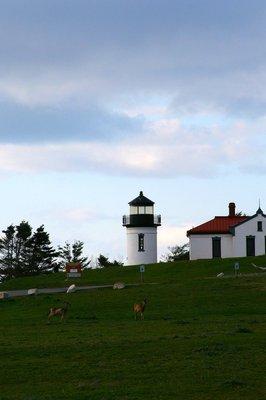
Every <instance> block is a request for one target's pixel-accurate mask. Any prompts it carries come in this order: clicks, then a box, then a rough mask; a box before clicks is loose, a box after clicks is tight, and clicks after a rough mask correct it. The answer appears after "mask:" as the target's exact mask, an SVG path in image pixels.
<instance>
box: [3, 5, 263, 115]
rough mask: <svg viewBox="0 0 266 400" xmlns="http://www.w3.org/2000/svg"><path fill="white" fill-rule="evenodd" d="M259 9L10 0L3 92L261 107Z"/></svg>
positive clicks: (257, 110) (229, 108) (196, 108)
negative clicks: (155, 97)
mask: <svg viewBox="0 0 266 400" xmlns="http://www.w3.org/2000/svg"><path fill="white" fill-rule="evenodd" d="M265 14H266V4H265V2H263V1H260V0H257V1H253V2H252V5H251V4H250V2H249V1H247V0H242V1H241V2H240V1H234V2H232V1H227V0H226V1H223V2H219V1H211V0H202V1H198V0H193V1H189V2H188V1H185V0H184V1H178V2H176V1H173V0H172V1H170V0H168V1H161V0H160V1H159V0H155V1H153V3H152V7H151V3H150V2H149V1H142V2H140V3H138V4H136V2H133V1H128V2H124V1H121V0H112V1H99V2H95V1H89V2H87V1H83V0H77V1H75V2H74V1H68V2H67V5H66V3H65V2H62V1H57V2H56V3H55V2H54V1H46V2H45V3H43V2H42V1H35V2H33V1H29V0H28V1H25V2H23V3H22V2H21V1H12V2H11V4H9V3H6V4H4V5H3V6H2V8H1V15H0V38H1V39H0V56H1V66H0V75H1V79H0V97H2V98H3V99H6V98H8V99H9V100H12V101H14V102H18V103H21V104H25V105H27V106H33V105H45V106H47V105H48V106H51V105H53V106H54V105H58V104H64V103H65V102H66V101H70V102H72V103H77V102H78V103H82V104H87V103H88V102H89V103H91V102H94V101H96V102H100V103H101V104H105V105H110V104H114V102H117V101H118V99H121V96H122V98H123V97H124V98H125V97H127V98H128V97H135V96H137V95H139V94H143V95H144V96H146V98H148V97H149V96H152V95H153V94H156V95H158V96H162V97H163V96H168V97H171V99H172V109H173V110H175V112H177V113H178V114H179V115H181V114H184V113H185V114H187V113H190V114H191V113H195V112H210V113H212V112H216V113H217V112H220V113H223V114H225V115H230V116H231V115H233V116H239V115H240V116H242V117H244V118H246V117H248V116H249V117H251V118H254V117H256V116H257V115H264V114H265V102H266V95H265V91H264V90H263V88H264V86H265V83H266V82H265V72H264V71H265V64H266V58H265V55H264V53H263V52H262V51H261V49H262V48H263V46H264V43H265V39H266V32H265V29H264V18H265ZM162 21H164V23H163V24H162Z"/></svg>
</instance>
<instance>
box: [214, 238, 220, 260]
mask: <svg viewBox="0 0 266 400" xmlns="http://www.w3.org/2000/svg"><path fill="white" fill-rule="evenodd" d="M221 255H222V254H221V238H220V237H213V238H212V258H221Z"/></svg>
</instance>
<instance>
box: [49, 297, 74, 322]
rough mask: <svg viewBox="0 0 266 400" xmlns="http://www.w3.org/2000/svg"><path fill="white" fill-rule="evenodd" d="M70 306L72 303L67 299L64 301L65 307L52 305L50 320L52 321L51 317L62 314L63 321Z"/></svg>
mask: <svg viewBox="0 0 266 400" xmlns="http://www.w3.org/2000/svg"><path fill="white" fill-rule="evenodd" d="M69 306H70V303H68V302H67V301H65V302H64V306H63V307H59V308H57V307H52V308H50V311H49V314H48V322H49V321H50V319H51V318H52V317H55V316H57V315H58V316H61V321H63V319H64V318H65V315H66V313H67V310H68V307H69Z"/></svg>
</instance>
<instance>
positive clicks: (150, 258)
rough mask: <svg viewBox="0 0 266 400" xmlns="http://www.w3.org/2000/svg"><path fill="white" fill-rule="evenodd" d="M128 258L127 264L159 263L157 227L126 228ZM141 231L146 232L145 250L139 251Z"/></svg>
mask: <svg viewBox="0 0 266 400" xmlns="http://www.w3.org/2000/svg"><path fill="white" fill-rule="evenodd" d="M126 229H127V259H126V265H139V264H153V263H157V228H156V227H151V228H126ZM139 233H143V234H144V250H145V251H138V248H139V242H138V235H139Z"/></svg>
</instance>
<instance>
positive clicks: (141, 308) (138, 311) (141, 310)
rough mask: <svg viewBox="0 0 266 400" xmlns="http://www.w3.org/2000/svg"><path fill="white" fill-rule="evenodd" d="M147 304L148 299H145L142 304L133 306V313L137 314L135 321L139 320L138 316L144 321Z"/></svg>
mask: <svg viewBox="0 0 266 400" xmlns="http://www.w3.org/2000/svg"><path fill="white" fill-rule="evenodd" d="M146 304H147V299H144V300H143V301H142V302H141V303H135V304H134V306H133V311H134V313H135V319H137V316H138V314H139V315H140V318H141V319H144V311H145V307H146Z"/></svg>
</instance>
